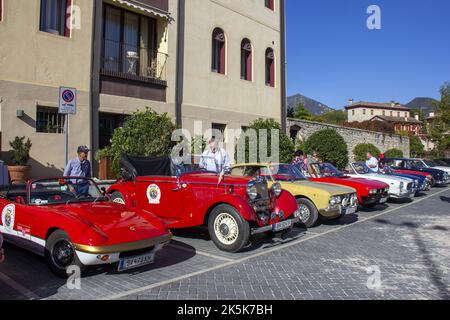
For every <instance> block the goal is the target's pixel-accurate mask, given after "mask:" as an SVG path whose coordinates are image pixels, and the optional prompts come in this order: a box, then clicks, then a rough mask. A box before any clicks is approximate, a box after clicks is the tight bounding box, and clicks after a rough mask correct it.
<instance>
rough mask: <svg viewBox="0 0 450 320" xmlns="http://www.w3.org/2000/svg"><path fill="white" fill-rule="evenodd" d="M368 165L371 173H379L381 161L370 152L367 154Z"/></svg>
mask: <svg viewBox="0 0 450 320" xmlns="http://www.w3.org/2000/svg"><path fill="white" fill-rule="evenodd" d="M366 156H367V161H366V165H367V166H368V167H369V169H370V171H372V172H373V173H378V171H380V166H379V164H380V163H379V161H378V160H377V158H375V157H374V156H373V155H372V154H371V153H370V152H367V155H366Z"/></svg>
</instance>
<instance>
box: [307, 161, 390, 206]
mask: <svg viewBox="0 0 450 320" xmlns="http://www.w3.org/2000/svg"><path fill="white" fill-rule="evenodd" d="M309 174H310V179H311V180H312V181H317V182H326V183H334V184H339V185H343V186H347V187H351V188H354V189H356V194H357V196H358V202H359V204H360V205H361V206H363V207H374V206H376V205H378V204H380V203H385V202H386V201H387V199H388V197H389V195H388V194H389V185H388V184H386V183H384V182H380V181H376V180H370V179H365V178H352V177H349V176H347V175H345V174H344V173H343V172H341V171H339V170H338V169H337V168H336V167H334V166H333V165H332V164H330V163H320V164H319V163H313V164H310V165H309Z"/></svg>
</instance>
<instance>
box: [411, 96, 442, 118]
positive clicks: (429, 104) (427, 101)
mask: <svg viewBox="0 0 450 320" xmlns="http://www.w3.org/2000/svg"><path fill="white" fill-rule="evenodd" d="M437 102H438V101H437V100H436V99H433V98H425V97H418V98H415V99H413V100H412V101H411V102H409V103H408V104H406V106H407V107H408V108H411V109H416V110H422V112H423V113H424V114H425V116H428V115H429V114H430V112H435V107H434V105H433V103H437Z"/></svg>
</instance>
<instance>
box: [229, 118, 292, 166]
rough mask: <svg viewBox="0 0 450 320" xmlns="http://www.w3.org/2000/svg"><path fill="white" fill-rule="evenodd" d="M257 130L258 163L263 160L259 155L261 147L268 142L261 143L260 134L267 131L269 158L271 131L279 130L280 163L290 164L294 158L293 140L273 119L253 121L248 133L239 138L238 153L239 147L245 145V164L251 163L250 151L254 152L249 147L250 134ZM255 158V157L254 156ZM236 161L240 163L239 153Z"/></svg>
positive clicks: (270, 154)
mask: <svg viewBox="0 0 450 320" xmlns="http://www.w3.org/2000/svg"><path fill="white" fill-rule="evenodd" d="M252 129H253V130H255V131H256V139H257V144H256V146H254V147H255V149H256V150H255V152H257V161H258V162H261V158H260V155H259V150H260V148H261V147H263V146H265V144H266V141H261V140H260V132H261V130H267V140H268V141H267V150H268V155H267V156H268V157H271V156H272V139H271V130H277V131H278V132H279V137H280V142H279V143H280V144H279V150H277V151H279V155H280V158H279V161H280V162H281V163H290V162H291V161H292V159H293V157H294V152H295V150H294V143H293V142H292V140H291V139H290V138H289V137H288V136H287V135H286V133H284V132H283V130H281V125H280V124H279V123H278V122H276V121H275V120H273V119H257V120H255V121H253V122H252V123H251V124H250V125H249V126H248V129H247V130H246V132H244V133H242V134H241V136H240V137H239V138H238V140H237V143H236V148H235V149H236V151H238V146H239V145H240V144H241V145H245V161H244V162H248V161H250V160H249V159H250V158H251V157H250V151H251V150H252V148H251V147H250V145H249V141H248V139H247V138H248V133H250V132H251V130H252ZM253 156H254V155H253ZM235 160H236V161H239V158H238V152H235Z"/></svg>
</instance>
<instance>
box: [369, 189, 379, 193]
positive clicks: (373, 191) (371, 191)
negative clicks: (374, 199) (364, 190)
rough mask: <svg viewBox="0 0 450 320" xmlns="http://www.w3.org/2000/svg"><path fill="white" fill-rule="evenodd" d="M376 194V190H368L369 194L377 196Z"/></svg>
mask: <svg viewBox="0 0 450 320" xmlns="http://www.w3.org/2000/svg"><path fill="white" fill-rule="evenodd" d="M377 193H378V189H370V190H369V194H377Z"/></svg>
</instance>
